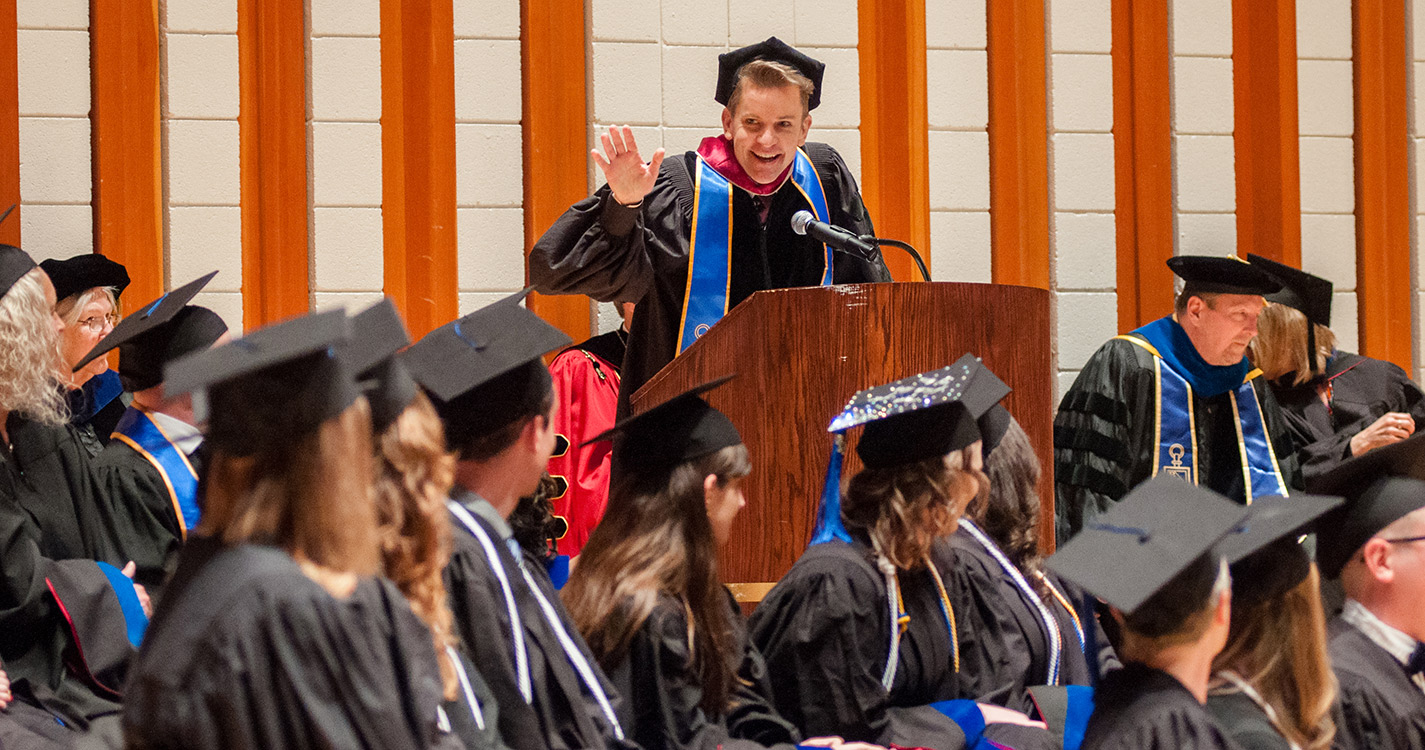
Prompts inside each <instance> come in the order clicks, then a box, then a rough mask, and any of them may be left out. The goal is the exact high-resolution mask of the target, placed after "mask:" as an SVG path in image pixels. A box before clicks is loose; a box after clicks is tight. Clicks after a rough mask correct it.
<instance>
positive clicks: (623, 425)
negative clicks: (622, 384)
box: [584, 375, 742, 472]
mask: <svg viewBox="0 0 1425 750" xmlns="http://www.w3.org/2000/svg"><path fill="white" fill-rule="evenodd" d="M735 377H737V376H736V375H727V376H724V377H721V378H718V379H716V380H711V381H708V382H706V383H703V384H702V385H698V386H695V387H693V388H690V389H688V390H686V391H684V392H682V393H680V394H678V395H677V396H674V397H673V398H670V399H668V400H667V401H664V402H663V403H661V404H659V405H657V406H655V407H653V408H651V409H649V410H647V411H645V412H642V413H640V414H637V415H635V416H632V417H629V418H628V419H625V420H623V421H622V422H619V423H618V424H616V425H614V426H613V427H611V428H609V429H607V430H605V431H603V432H602V433H600V434H599V435H597V436H595V437H594V438H592V439H590V440H588V441H587V442H585V443H584V445H588V444H589V443H597V442H599V441H601V440H613V439H615V437H618V436H621V437H622V439H621V440H619V441H618V442H617V443H616V446H617V450H618V455H617V456H616V457H615V459H614V460H615V461H616V462H617V463H618V464H619V467H620V469H619V470H620V471H630V470H631V471H649V472H651V471H659V470H662V469H671V468H672V467H674V466H677V465H678V464H680V463H683V462H684V461H691V460H693V459H695V458H700V457H702V456H706V455H708V454H710V453H714V452H716V451H720V450H722V449H723V448H727V447H730V446H734V445H741V444H742V435H740V434H738V432H737V428H736V427H734V426H733V424H732V420H730V419H728V418H727V415H725V414H723V413H722V412H720V411H718V410H717V409H715V408H713V407H712V406H710V405H708V402H706V401H704V400H703V399H702V398H701V397H702V394H704V393H707V392H708V391H711V390H712V389H714V388H717V387H718V386H720V385H723V384H724V383H726V382H728V381H729V380H732V379H733V378H735Z"/></svg>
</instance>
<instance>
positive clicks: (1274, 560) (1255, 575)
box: [1217, 494, 1345, 605]
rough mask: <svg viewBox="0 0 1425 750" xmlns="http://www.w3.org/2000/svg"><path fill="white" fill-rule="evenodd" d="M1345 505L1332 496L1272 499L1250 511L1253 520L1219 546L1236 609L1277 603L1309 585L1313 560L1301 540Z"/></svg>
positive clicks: (1261, 501)
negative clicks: (1299, 586)
mask: <svg viewBox="0 0 1425 750" xmlns="http://www.w3.org/2000/svg"><path fill="white" fill-rule="evenodd" d="M1343 502H1345V501H1344V500H1343V499H1341V498H1339V497H1330V496H1326V495H1306V494H1296V495H1292V496H1290V497H1281V496H1279V495H1270V496H1267V497H1261V498H1258V499H1257V500H1255V501H1254V502H1253V503H1252V504H1251V505H1250V506H1248V507H1247V518H1246V519H1245V520H1243V521H1242V523H1240V524H1238V525H1237V527H1236V528H1234V529H1232V530H1231V531H1229V532H1228V533H1227V536H1225V537H1223V539H1222V541H1221V542H1220V543H1219V544H1218V545H1217V550H1218V552H1220V553H1222V556H1223V557H1225V558H1227V562H1228V563H1229V564H1231V566H1232V597H1233V603H1237V602H1239V601H1240V602H1241V603H1242V604H1244V605H1246V604H1254V603H1257V602H1262V601H1267V600H1269V599H1275V598H1277V597H1279V596H1281V595H1282V594H1285V593H1286V592H1287V591H1290V590H1291V589H1292V588H1294V587H1295V586H1296V585H1297V584H1299V583H1301V582H1302V581H1304V580H1306V576H1307V574H1308V573H1309V572H1310V570H1311V556H1310V555H1309V554H1307V551H1306V549H1305V548H1304V547H1302V545H1301V542H1300V540H1299V537H1300V536H1301V535H1302V534H1306V533H1309V532H1311V531H1313V530H1314V529H1315V525H1316V522H1317V520H1318V519H1320V518H1321V517H1322V516H1323V515H1325V514H1327V513H1329V512H1330V511H1332V510H1334V509H1336V508H1338V507H1340V506H1341V504H1342V503H1343Z"/></svg>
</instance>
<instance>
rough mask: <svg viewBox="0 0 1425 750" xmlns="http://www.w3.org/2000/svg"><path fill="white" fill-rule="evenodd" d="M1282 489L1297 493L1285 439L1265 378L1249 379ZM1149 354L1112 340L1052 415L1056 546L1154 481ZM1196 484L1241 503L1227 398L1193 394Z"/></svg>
mask: <svg viewBox="0 0 1425 750" xmlns="http://www.w3.org/2000/svg"><path fill="white" fill-rule="evenodd" d="M1251 382H1252V388H1253V389H1254V390H1255V391H1256V394H1257V400H1258V402H1259V403H1260V404H1261V406H1262V416H1263V420H1264V423H1265V426H1266V430H1267V435H1268V436H1270V438H1271V441H1272V448H1273V450H1274V451H1275V453H1276V457H1277V463H1278V465H1279V467H1280V468H1281V473H1282V479H1283V480H1284V481H1285V482H1286V485H1287V488H1288V489H1299V488H1300V487H1301V477H1300V469H1299V467H1298V466H1297V464H1296V458H1295V456H1294V453H1293V445H1292V441H1291V435H1290V433H1289V431H1288V429H1287V426H1286V421H1285V419H1284V418H1283V417H1282V413H1281V409H1280V408H1279V407H1278V406H1277V403H1276V398H1275V397H1274V396H1273V395H1272V392H1271V388H1270V387H1268V385H1267V383H1266V379H1265V378H1262V377H1260V376H1258V377H1257V378H1255V379H1253V380H1252V381H1251ZM1157 408H1158V404H1157V403H1156V398H1155V389H1154V370H1153V355H1152V354H1150V353H1148V351H1147V350H1145V349H1143V347H1140V346H1138V345H1136V344H1132V343H1129V342H1127V341H1124V340H1122V339H1110V340H1109V341H1108V342H1107V343H1105V344H1104V345H1103V346H1101V347H1099V349H1098V351H1096V352H1094V354H1093V356H1092V357H1090V358H1089V361H1088V362H1087V363H1086V364H1085V365H1084V369H1083V370H1082V371H1081V372H1080V373H1079V375H1078V377H1077V378H1075V379H1074V384H1073V385H1072V386H1070V387H1069V390H1068V391H1067V392H1065V393H1064V397H1063V399H1062V400H1061V401H1060V402H1059V411H1058V414H1056V415H1055V417H1054V496H1055V503H1054V512H1055V515H1056V519H1055V521H1056V524H1055V526H1056V529H1055V533H1056V536H1057V538H1058V541H1059V544H1063V543H1064V542H1066V541H1068V540H1069V538H1071V537H1072V536H1073V535H1074V534H1077V533H1078V532H1079V530H1080V529H1082V528H1083V527H1084V524H1085V523H1087V522H1089V521H1090V520H1092V519H1093V518H1094V517H1096V516H1098V515H1100V514H1102V513H1103V512H1105V511H1107V510H1108V509H1109V508H1110V507H1112V506H1113V505H1114V504H1115V503H1117V502H1118V501H1119V500H1120V499H1122V498H1123V496H1124V495H1126V494H1128V491H1129V490H1131V489H1133V488H1134V487H1136V486H1137V485H1138V484H1140V483H1142V482H1143V481H1144V480H1147V479H1148V478H1150V477H1152V476H1153V468H1154V464H1155V463H1156V457H1157V451H1158V435H1157V426H1156V414H1157ZM1192 410H1193V419H1194V422H1195V425H1196V428H1197V450H1196V451H1195V453H1196V458H1197V465H1198V476H1199V482H1198V483H1199V484H1201V485H1202V486H1204V487H1207V488H1208V489H1211V490H1213V491H1214V492H1217V493H1218V494H1221V495H1224V496H1226V497H1227V498H1229V499H1232V500H1236V501H1237V502H1239V503H1241V502H1245V501H1246V491H1245V487H1244V480H1243V477H1242V459H1241V449H1240V447H1239V444H1238V440H1237V429H1238V424H1237V420H1236V419H1235V417H1234V415H1233V411H1232V400H1231V397H1230V396H1229V394H1227V393H1222V394H1218V395H1216V396H1212V397H1208V398H1204V397H1202V396H1200V395H1199V394H1198V393H1197V392H1196V391H1194V392H1193V396H1192Z"/></svg>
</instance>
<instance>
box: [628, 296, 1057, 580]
mask: <svg viewBox="0 0 1425 750" xmlns="http://www.w3.org/2000/svg"><path fill="white" fill-rule="evenodd" d="M965 352H973V353H974V354H976V355H978V356H979V357H981V358H982V359H983V360H984V362H985V364H986V365H987V366H989V368H990V369H991V370H993V371H994V372H995V373H996V374H997V375H999V376H1000V378H1002V379H1003V380H1004V381H1005V382H1006V383H1008V384H1009V385H1010V387H1012V388H1014V392H1013V393H1011V394H1010V395H1009V397H1008V398H1007V399H1006V400H1005V402H1004V403H1005V406H1006V407H1007V408H1008V409H1009V410H1010V411H1011V412H1012V413H1013V414H1014V415H1015V416H1016V417H1017V418H1018V419H1019V421H1020V423H1021V424H1023V425H1024V429H1025V431H1026V432H1028V433H1029V438H1030V440H1031V441H1032V442H1033V444H1034V447H1035V451H1036V452H1037V453H1038V454H1039V460H1040V463H1041V464H1042V465H1043V476H1042V477H1041V479H1040V497H1041V498H1042V501H1043V507H1044V516H1043V522H1042V524H1041V526H1040V539H1041V545H1045V546H1046V549H1047V545H1050V544H1052V540H1053V536H1054V534H1053V531H1054V523H1053V518H1054V513H1053V507H1054V505H1053V503H1054V498H1053V494H1054V493H1053V487H1054V480H1053V424H1052V421H1053V416H1054V403H1053V398H1054V380H1053V371H1052V369H1051V368H1052V360H1051V352H1050V337H1049V292H1048V291H1046V290H1043V289H1033V288H1029V287H1020V286H1007V285H1000V284H960V283H943V282H942V283H892V284H854V285H844V286H832V287H810V288H800V289H778V290H772V291H765V292H758V293H757V294H754V295H753V296H751V297H749V298H748V299H747V300H745V301H744V302H743V303H742V304H740V305H738V306H737V308H736V309H734V310H733V311H732V312H730V313H729V314H728V315H727V317H725V318H723V319H722V321H720V322H719V323H718V324H717V325H715V326H713V327H712V329H711V330H709V331H708V332H707V334H706V335H704V336H703V337H702V338H700V339H699V340H698V341H697V342H695V343H694V344H693V345H692V346H691V347H689V348H688V349H687V351H685V352H683V354H682V356H679V357H678V358H677V359H675V360H673V361H672V362H671V363H669V364H668V366H667V367H665V368H663V370H662V371H661V372H659V373H658V374H657V375H656V376H654V378H653V379H652V380H650V381H649V382H648V383H647V384H646V385H645V386H644V387H643V388H641V389H639V391H638V392H637V393H635V394H634V395H633V397H632V399H631V403H632V406H633V409H634V411H635V412H638V411H642V410H644V409H646V408H647V407H649V406H652V405H654V404H658V403H661V402H662V401H664V400H666V399H668V398H670V397H672V396H674V395H676V394H677V393H680V392H682V391H683V390H685V389H687V388H689V387H692V386H693V385H696V384H698V383H702V382H705V381H707V380H711V379H713V378H715V377H718V376H721V375H726V374H729V373H734V372H735V373H738V375H739V377H738V378H737V379H735V380H734V381H732V382H731V383H729V384H727V385H725V386H723V387H722V388H719V389H718V390H716V391H714V392H712V393H711V394H709V395H708V401H709V402H710V403H711V404H712V405H713V406H716V407H717V408H719V409H721V410H722V411H723V412H725V413H726V414H727V415H728V416H729V417H730V418H731V419H732V421H733V423H734V424H736V425H737V427H738V429H739V430H740V431H741V433H742V437H743V439H744V441H745V442H746V443H747V446H748V449H749V450H750V452H751V454H752V464H753V470H752V475H751V476H750V477H748V479H747V484H746V489H747V507H746V508H745V509H744V510H743V511H742V513H741V515H740V516H739V517H738V519H737V521H736V523H735V525H734V526H733V530H732V537H731V541H730V542H729V543H728V545H727V546H726V547H725V548H724V549H723V550H722V576H723V580H725V581H727V582H729V583H763V582H773V581H776V580H778V579H779V578H781V577H782V575H784V574H785V573H786V572H787V570H789V569H790V568H791V566H792V563H794V562H796V559H797V557H799V556H800V555H801V552H802V550H803V549H805V548H806V543H807V539H808V538H810V536H811V530H812V526H813V524H814V521H815V516H816V507H817V503H818V500H819V499H820V496H821V483H822V478H823V477H824V476H825V474H826V466H827V462H828V461H829V459H830V452H831V437H830V435H828V434H827V432H826V426H827V424H829V423H830V422H831V418H832V417H833V416H835V415H836V413H837V412H838V411H839V410H840V408H841V407H842V406H843V405H844V404H845V403H846V402H847V401H848V400H849V399H850V398H851V395H852V394H854V393H855V392H856V391H858V390H861V389H863V388H868V387H870V386H874V385H879V384H881V383H886V382H889V381H892V380H896V379H898V378H902V377H905V376H907V375H914V374H915V373H918V372H924V371H926V370H933V369H935V368H937V367H944V366H946V365H949V364H952V363H953V362H954V361H955V360H956V359H959V357H960V355H962V354H964V353H965ZM860 431H861V430H860V428H857V429H853V430H852V431H851V432H850V433H849V434H848V438H849V441H848V455H847V461H846V466H845V468H844V474H843V476H850V475H851V474H852V473H853V472H855V471H856V470H857V469H858V468H859V466H860V463H859V461H858V460H857V459H856V456H855V453H854V446H855V441H856V439H857V438H858V437H859V434H860Z"/></svg>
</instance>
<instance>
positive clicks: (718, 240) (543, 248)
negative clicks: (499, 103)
mask: <svg viewBox="0 0 1425 750" xmlns="http://www.w3.org/2000/svg"><path fill="white" fill-rule="evenodd" d="M824 69H825V65H824V64H822V63H821V62H819V61H817V60H813V59H812V58H810V57H807V56H806V55H804V54H802V53H801V52H798V51H797V50H795V49H793V48H791V47H790V46H788V45H786V44H785V43H783V42H781V41H780V40H778V39H776V38H775V37H774V38H771V39H768V40H767V41H765V42H760V43H758V44H754V45H752V46H749V47H744V48H742V49H739V50H734V51H732V52H728V53H725V54H723V55H721V56H719V58H718V84H717V92H716V95H715V98H716V100H717V102H718V103H719V104H723V105H727V108H726V109H724V110H723V115H722V125H723V132H722V134H721V135H719V136H712V137H708V138H705V139H703V142H702V144H701V145H700V146H699V147H698V148H697V150H696V151H689V152H687V153H686V154H682V155H680V156H674V157H673V158H670V159H667V160H666V161H665V160H664V158H663V149H661V148H660V149H658V150H657V151H655V152H654V153H653V154H652V160H651V162H647V163H645V162H644V161H643V157H642V156H641V155H640V154H639V151H638V146H637V144H636V143H634V139H633V133H632V131H631V130H630V129H629V128H626V127H625V128H623V129H621V130H619V129H615V128H610V130H609V133H608V135H607V136H604V137H603V138H602V140H603V153H602V154H600V153H599V152H598V151H597V150H596V151H595V152H594V161H595V162H596V163H597V164H598V165H599V167H600V169H601V170H602V171H603V173H604V175H605V176H606V177H607V179H608V185H606V186H605V187H602V188H600V189H599V190H598V191H597V192H595V193H594V195H593V196H591V197H589V198H587V199H585V200H582V201H580V202H578V203H576V204H574V205H573V206H572V207H571V208H570V209H569V210H568V211H566V212H565V213H564V215H563V216H561V217H559V219H558V220H556V221H555V222H554V224H553V226H551V227H550V228H549V229H548V230H547V231H546V232H545V233H544V236H542V237H540V238H539V241H538V242H536V243H535V246H534V250H533V251H532V252H531V253H530V257H529V278H530V282H531V283H532V284H534V285H535V288H536V289H537V290H538V291H540V292H542V293H546V294H587V295H589V296H591V297H594V298H595V299H599V300H604V301H614V300H627V301H631V302H637V303H638V309H637V311H636V312H635V313H634V316H633V325H632V327H631V329H630V331H629V339H628V354H627V356H626V358H625V361H624V363H623V373H622V376H623V387H622V391H621V393H622V395H621V397H620V404H621V405H622V408H621V409H620V413H622V412H623V411H624V410H625V409H626V408H627V403H628V396H629V395H631V394H632V393H633V392H634V391H637V390H638V389H639V387H641V386H642V385H643V384H644V383H646V382H648V379H649V378H651V377H653V375H654V374H655V373H657V372H658V371H659V370H660V369H662V367H663V366H664V365H666V364H668V362H670V361H672V359H673V357H675V356H676V355H677V354H679V353H680V352H681V351H682V350H683V349H685V348H687V347H688V346H690V345H692V343H693V341H694V340H695V339H696V338H697V337H698V336H701V335H702V334H703V332H705V331H706V330H707V329H708V328H709V327H710V326H712V325H713V324H715V323H716V322H717V321H718V320H719V319H720V318H721V317H722V316H723V315H725V314H726V313H727V311H729V310H731V309H732V308H733V307H736V306H737V304H738V303H739V302H741V301H742V300H744V299H746V298H747V297H749V296H751V295H752V293H753V292H757V291H760V290H763V289H778V288H783V287H797V286H816V285H819V284H830V283H836V284H850V283H857V282H865V281H889V280H890V274H889V272H888V271H887V270H886V267H885V263H884V262H882V261H881V259H880V258H879V257H877V258H876V259H875V261H874V262H872V261H868V260H865V259H862V258H860V257H858V256H851V255H841V254H835V255H833V253H832V252H831V251H830V250H829V249H827V248H826V247H825V246H823V245H822V244H821V243H819V242H817V241H816V240H814V239H813V238H811V237H807V236H802V235H798V234H796V233H794V232H793V231H792V228H791V218H792V215H793V214H795V213H796V212H798V211H802V210H810V211H812V212H813V213H814V214H815V215H816V216H817V218H818V219H820V220H822V221H826V222H829V223H831V224H834V225H836V226H839V227H843V228H845V229H847V230H849V231H850V232H852V233H853V234H857V235H866V234H874V231H875V230H874V228H873V227H872V226H871V218H870V217H869V216H867V215H866V207H865V205H864V204H863V203H862V202H861V192H860V190H859V188H857V186H856V180H855V178H854V177H853V176H852V175H851V170H849V169H848V168H847V167H846V163H845V162H844V161H843V160H842V158H841V155H840V154H838V153H837V152H836V150H835V149H833V148H832V147H830V146H828V145H826V144H824V143H811V142H807V140H806V139H807V133H808V131H809V130H810V128H811V114H810V113H811V110H814V109H816V106H817V104H819V103H820V101H821V79H822V72H823V70H824ZM695 206H697V207H699V211H698V212H697V214H696V215H695V213H694V208H695ZM697 226H704V227H712V228H711V229H704V230H703V231H701V232H699V233H696V239H697V242H698V246H697V247H696V248H693V247H692V241H693V239H694V236H695V233H694V231H693V230H694V229H695V227H697ZM718 227H721V229H718ZM695 250H696V252H694V251H695ZM719 259H720V260H719ZM690 275H691V276H692V280H691V282H690V278H689V277H690Z"/></svg>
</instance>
